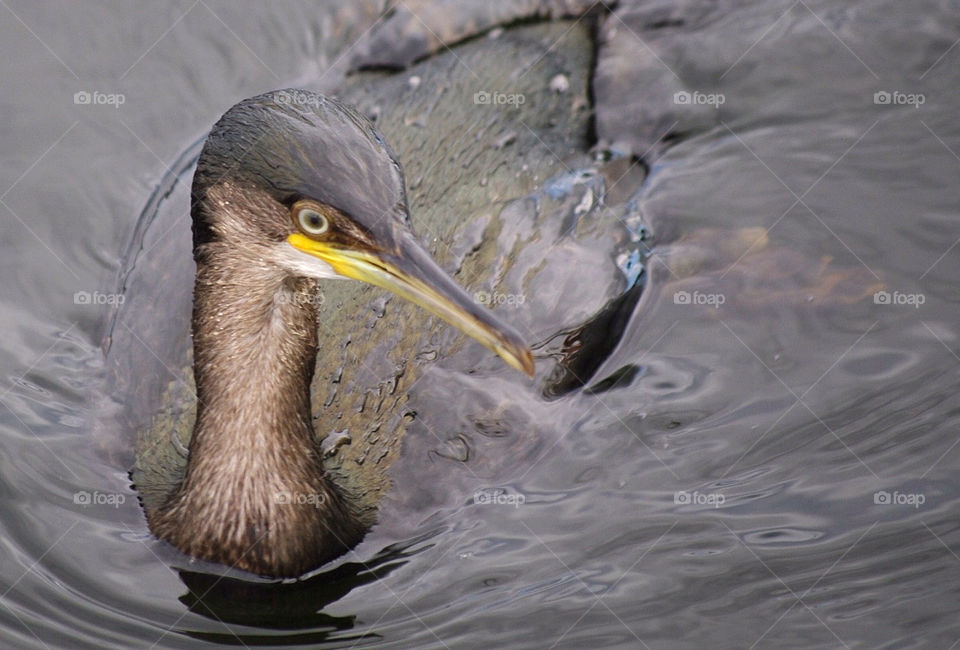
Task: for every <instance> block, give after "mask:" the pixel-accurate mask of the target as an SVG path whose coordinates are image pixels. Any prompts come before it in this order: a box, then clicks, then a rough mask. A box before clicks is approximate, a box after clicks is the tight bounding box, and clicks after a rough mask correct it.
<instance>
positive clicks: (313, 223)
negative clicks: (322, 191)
mask: <svg viewBox="0 0 960 650" xmlns="http://www.w3.org/2000/svg"><path fill="white" fill-rule="evenodd" d="M297 221H298V222H299V224H300V227H301V228H302V229H303V230H304V231H305V232H306V233H307V234H308V235H320V234H323V233H325V232H326V231H327V228H328V227H329V224H328V222H327V218H326V217H325V216H323V215H322V214H320V213H319V212H317V211H316V210H313V209H311V208H302V209H301V210H300V211H299V212H297Z"/></svg>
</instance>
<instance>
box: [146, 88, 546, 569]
mask: <svg viewBox="0 0 960 650" xmlns="http://www.w3.org/2000/svg"><path fill="white" fill-rule="evenodd" d="M290 97H295V98H296V100H297V101H295V102H291V101H289V98H290ZM284 98H286V100H284ZM192 196H193V202H192V208H191V213H192V218H193V235H194V259H195V261H196V265H197V271H196V280H195V287H194V307H193V347H194V376H195V381H196V388H197V416H196V423H195V425H194V430H193V435H192V437H191V440H190V446H189V460H188V463H187V468H186V471H185V474H184V476H183V479H182V480H181V481H180V482H179V483H178V484H177V486H176V487H175V488H174V489H173V491H172V492H171V493H170V495H169V496H168V497H167V498H166V500H165V501H164V503H163V504H162V505H161V506H160V507H158V508H155V509H153V510H148V513H147V516H148V523H149V525H150V529H151V530H152V531H153V533H154V534H155V535H156V536H157V537H158V538H160V539H163V540H166V541H168V542H170V543H171V544H173V545H174V546H176V547H177V548H179V549H180V550H181V551H183V552H185V553H187V554H189V555H192V556H195V557H198V558H203V559H206V560H211V561H216V562H221V563H224V564H227V565H230V566H234V567H237V568H241V569H245V570H248V571H251V572H254V573H258V574H262V575H270V576H297V575H300V574H302V573H304V572H305V571H307V570H309V569H311V568H314V567H316V566H318V565H320V564H322V563H323V562H325V561H327V560H330V559H332V558H333V557H335V556H337V555H339V554H341V553H343V552H344V551H346V550H347V549H349V548H351V547H352V546H353V545H355V544H356V543H357V542H358V541H359V540H360V539H361V538H362V537H363V535H364V533H365V531H366V529H367V528H368V526H369V523H368V522H367V521H366V519H365V517H364V516H363V514H362V513H361V512H359V511H358V510H357V508H356V507H355V506H354V504H352V503H351V500H350V498H349V495H347V494H346V493H345V492H344V491H343V490H342V489H340V487H338V485H337V484H336V483H335V482H334V481H333V480H332V479H331V478H330V477H329V476H328V475H327V474H326V473H325V472H324V469H323V463H322V461H323V452H322V450H321V447H320V445H319V443H318V442H317V440H316V437H315V434H314V430H313V425H312V418H311V410H310V380H311V377H312V375H313V372H314V363H315V359H316V353H317V328H318V326H319V327H322V326H323V324H322V323H321V322H318V315H317V308H316V302H317V301H316V296H317V290H318V286H317V285H318V282H323V281H327V280H329V279H333V278H339V277H347V278H353V279H356V280H361V281H363V282H367V283H369V284H373V285H376V286H379V287H382V288H385V289H388V290H390V291H392V292H393V293H395V294H397V295H399V296H401V297H403V298H405V299H408V300H410V301H412V302H415V303H417V304H419V305H420V306H422V307H424V308H426V309H427V310H429V311H431V312H432V313H434V314H435V315H437V316H439V317H440V318H442V319H443V320H445V321H447V322H448V323H451V324H452V325H454V326H456V327H458V328H459V329H461V330H462V331H463V332H464V333H466V334H468V335H470V336H472V337H473V338H475V339H477V340H478V341H480V342H481V343H483V344H484V345H485V346H486V347H488V348H489V349H491V350H492V351H494V352H496V353H497V354H499V355H500V356H501V357H502V358H503V359H504V360H505V361H506V362H507V363H508V364H510V365H511V366H513V367H515V368H517V369H518V370H521V371H523V372H525V373H527V374H528V375H532V373H533V359H532V355H531V353H530V351H529V349H528V348H527V347H526V346H525V345H524V344H523V342H522V340H521V338H520V336H519V335H518V334H516V333H515V332H514V331H513V330H512V329H511V328H510V327H509V326H507V325H506V324H504V323H502V322H501V321H500V320H499V319H497V318H496V317H494V316H493V315H492V313H490V312H489V311H487V310H486V309H485V308H483V307H481V306H479V305H477V304H476V303H475V301H474V300H472V299H471V298H470V297H469V296H468V295H467V294H466V293H465V292H463V291H462V290H461V289H460V288H459V287H458V286H457V285H456V284H455V283H454V282H453V281H452V280H451V279H450V278H449V277H448V276H447V275H446V274H445V273H444V272H443V271H442V270H441V269H440V267H439V266H437V264H436V263H435V262H434V261H433V260H432V258H431V257H430V255H429V254H428V253H427V252H426V251H425V250H424V249H423V248H422V246H421V245H420V244H419V243H418V241H417V239H416V237H415V236H414V234H413V232H412V229H411V226H410V221H409V216H408V209H407V201H406V195H405V188H404V180H403V175H402V172H401V169H400V165H399V163H398V162H397V160H396V158H395V156H394V155H393V153H392V152H391V150H390V148H389V147H388V146H387V144H386V143H385V141H384V139H383V137H382V136H381V135H380V134H379V133H378V132H377V131H376V130H375V129H374V128H373V126H372V125H371V124H370V123H369V122H368V121H367V120H366V118H364V117H363V116H361V115H359V114H358V113H357V112H356V111H354V110H353V109H351V108H349V107H348V106H345V105H343V104H341V103H339V102H338V101H336V100H334V99H331V98H327V97H324V96H321V95H319V94H315V93H310V92H307V91H300V90H297V91H281V92H280V93H268V94H266V95H260V96H258V97H254V98H251V99H248V100H245V101H243V102H241V103H239V104H237V105H236V106H234V107H233V108H231V109H230V110H229V111H228V112H227V113H226V114H225V115H224V116H223V117H222V118H221V120H220V121H219V122H218V123H217V124H216V125H215V126H214V128H213V130H212V131H211V133H210V135H209V136H208V139H207V141H206V143H205V145H204V149H203V151H202V153H201V156H200V159H199V161H198V164H197V170H196V173H195V175H194V183H193V191H192Z"/></svg>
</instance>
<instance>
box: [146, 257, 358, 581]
mask: <svg viewBox="0 0 960 650" xmlns="http://www.w3.org/2000/svg"><path fill="white" fill-rule="evenodd" d="M203 248H204V249H205V250H203V251H202V254H198V255H197V256H196V257H197V275H196V285H195V289H194V311H193V341H194V376H195V379H196V386H197V421H196V425H195V427H194V431H193V436H192V438H191V440H190V455H189V460H188V463H187V469H186V472H185V474H184V478H183V481H182V482H181V483H180V485H179V486H178V488H177V489H176V490H175V491H174V493H173V494H172V495H171V496H170V498H169V499H168V501H167V502H166V503H165V504H164V505H163V506H162V507H161V508H160V509H159V510H158V513H157V515H156V516H155V517H154V520H153V521H151V528H153V529H154V532H155V534H157V536H158V537H161V538H163V539H166V540H168V541H170V542H172V543H173V544H174V545H175V546H177V547H178V548H180V549H181V550H183V551H184V552H186V553H188V554H190V555H194V556H199V557H202V558H204V559H209V560H213V561H216V562H220V563H223V564H228V565H231V566H237V567H239V568H243V569H247V570H250V571H253V572H255V573H261V574H268V575H287V576H293V575H299V574H301V573H302V572H304V571H305V570H308V569H310V568H313V567H315V566H317V565H318V564H320V563H321V562H323V561H325V560H327V559H330V558H332V557H334V556H336V555H339V554H340V553H342V552H343V551H344V550H346V549H347V548H350V547H351V546H352V545H353V544H355V543H356V542H357V541H359V538H360V537H361V536H362V531H363V528H362V526H361V525H360V524H359V522H358V521H357V519H356V517H355V516H354V515H353V514H352V513H351V510H350V508H349V507H348V504H347V503H345V501H344V499H343V497H342V495H341V494H340V492H339V491H338V490H337V488H336V486H335V485H333V484H332V482H331V481H330V480H329V479H328V478H327V477H326V476H325V475H324V472H323V467H322V453H321V450H320V446H319V444H318V442H317V441H316V438H315V436H314V431H313V427H312V424H311V421H312V419H311V412H310V382H311V378H312V375H313V370H314V364H315V361H316V349H317V329H316V328H317V310H316V304H315V298H316V292H317V287H316V282H315V281H313V280H308V279H304V278H292V277H290V276H289V275H286V274H284V273H283V272H282V271H281V270H279V269H276V268H274V267H271V266H270V265H269V264H266V263H264V262H262V261H260V260H263V259H264V257H263V256H260V255H257V254H256V252H255V251H252V252H251V253H248V254H246V255H244V254H243V253H240V252H238V251H241V250H244V248H245V247H243V246H236V245H233V246H225V245H223V244H221V243H220V242H216V241H213V242H208V243H206V244H204V245H203Z"/></svg>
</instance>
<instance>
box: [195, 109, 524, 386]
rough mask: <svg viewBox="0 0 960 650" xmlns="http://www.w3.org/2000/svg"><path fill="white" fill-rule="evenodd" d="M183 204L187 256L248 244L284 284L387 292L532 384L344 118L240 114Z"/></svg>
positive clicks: (508, 331)
mask: <svg viewBox="0 0 960 650" xmlns="http://www.w3.org/2000/svg"><path fill="white" fill-rule="evenodd" d="M193 198H194V201H193V211H192V216H193V232H194V250H195V254H198V255H199V254H201V253H199V252H197V251H202V250H203V249H204V244H206V243H208V242H211V241H217V242H219V243H220V244H221V245H222V246H227V247H228V248H229V247H243V246H245V245H248V244H249V245H250V246H256V248H257V250H258V251H260V255H259V259H261V261H263V262H265V263H270V264H274V265H276V266H277V267H279V268H281V269H283V270H284V271H285V272H286V273H288V274H289V275H292V276H298V277H308V278H314V279H328V278H350V279H353V280H359V281H361V282H365V283H368V284H371V285H374V286H377V287H380V288H382V289H386V290H388V291H391V292H393V293H394V294H396V295H398V296H400V297H402V298H404V299H406V300H409V301H411V302H413V303H416V304H417V305H419V306H421V307H423V308H424V309H426V310H428V311H429V312H431V313H433V314H434V315H436V316H438V317H440V318H441V319H443V320H444V321H446V322H447V323H449V324H450V325H452V326H454V327H456V328H457V329H459V330H461V331H462V332H463V333H465V334H467V335H468V336H471V337H473V338H474V339H476V340H477V341H479V342H480V343H482V344H483V345H484V346H486V347H487V348H488V349H490V350H491V351H493V352H495V353H496V354H498V355H499V356H500V357H501V358H502V359H503V360H504V361H505V362H506V363H507V364H509V365H510V366H512V367H513V368H516V369H517V370H520V371H521V372H524V373H526V374H527V375H530V376H532V375H533V370H534V366H533V357H532V355H531V353H530V350H529V348H528V347H527V346H526V345H525V344H524V343H523V340H522V339H521V337H520V336H519V335H518V334H517V333H516V332H515V331H514V330H513V329H512V328H511V327H510V326H509V325H507V324H506V323H504V322H502V321H501V320H500V319H499V318H497V317H496V316H495V315H494V314H493V313H492V312H491V311H489V310H488V309H486V308H485V307H483V306H482V305H479V304H478V303H477V302H476V301H475V300H473V299H472V298H471V297H470V296H469V295H468V294H467V293H466V292H465V291H464V290H463V289H461V288H460V287H459V286H458V285H457V284H456V283H455V282H454V281H453V280H452V279H451V278H450V277H449V276H448V275H447V274H446V273H445V272H444V271H443V269H441V268H440V266H439V265H438V264H437V263H436V262H435V261H434V260H433V258H432V256H431V255H430V254H429V253H428V252H427V250H426V249H425V248H424V247H423V245H422V244H421V243H420V241H419V239H418V238H417V237H416V236H415V235H414V233H413V230H412V227H411V224H410V216H409V210H408V207H407V199H406V192H405V190H404V181H403V172H402V171H401V168H400V164H399V163H398V162H397V159H396V156H395V155H394V154H393V152H392V151H391V150H390V147H389V146H388V145H387V143H386V141H385V140H384V138H383V136H382V135H380V133H379V132H378V131H377V130H376V129H375V128H374V126H373V125H372V124H371V123H370V122H369V121H368V120H367V119H366V118H365V117H363V116H362V115H360V114H359V113H357V112H356V111H355V110H354V109H352V108H350V107H349V106H346V105H345V104H342V103H340V102H339V101H337V100H335V99H332V98H329V97H324V96H323V95H319V94H317V93H312V92H308V91H303V90H283V91H276V92H272V93H267V94H264V95H259V96H257V97H252V98H250V99H247V100H244V101H242V102H240V103H239V104H237V105H235V106H234V107H232V108H231V109H230V110H229V111H227V112H226V113H225V114H224V115H223V117H222V118H221V119H220V120H219V121H218V122H217V124H216V125H215V126H214V127H213V129H212V130H211V132H210V135H209V136H208V138H207V141H206V143H205V144H204V147H203V151H202V152H201V154H200V159H199V161H198V163H197V171H196V173H195V175H194V183H193Z"/></svg>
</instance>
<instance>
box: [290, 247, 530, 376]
mask: <svg viewBox="0 0 960 650" xmlns="http://www.w3.org/2000/svg"><path fill="white" fill-rule="evenodd" d="M287 242H288V243H289V244H290V245H291V246H293V247H294V248H296V249H297V250H301V251H303V252H305V253H309V254H310V255H314V256H316V257H319V258H320V259H322V260H323V261H324V262H326V263H327V264H329V265H330V267H331V268H332V269H333V270H334V271H335V272H337V273H339V274H340V275H342V276H345V277H348V278H353V279H354V280H360V281H361V282H366V283H368V284H372V285H374V286H377V287H380V288H381V289H386V290H388V291H391V292H393V293H395V294H396V295H398V296H400V297H401V298H405V299H406V300H409V301H410V302H412V303H415V304H417V305H419V306H421V307H423V308H424V309H426V310H427V311H429V312H430V313H432V314H434V315H435V316H438V317H440V318H442V319H443V320H444V321H446V322H447V323H449V324H450V325H452V326H454V327H456V328H457V329H458V330H460V331H461V332H463V333H464V334H466V335H467V336H470V337H472V338H474V339H476V340H477V341H479V342H480V343H482V344H483V345H484V346H486V347H487V348H488V349H489V350H491V351H492V352H494V353H496V354H498V355H499V356H500V358H502V359H503V360H504V361H506V362H507V364H508V365H510V366H511V367H513V368H516V369H517V370H519V371H521V372H523V373H525V374H526V375H528V376H530V377H533V371H534V367H533V355H532V354H531V352H530V348H528V347H527V346H526V344H524V342H523V340H522V339H521V338H520V336H519V335H518V334H517V333H516V332H515V331H514V330H513V328H511V327H510V326H509V325H507V324H506V323H504V322H502V321H501V320H499V319H498V318H496V317H495V316H494V315H493V312H491V311H490V310H488V309H486V308H485V307H482V306H480V305H478V304H477V302H476V301H475V300H473V299H472V298H471V297H470V296H469V295H468V294H467V293H466V292H465V291H464V290H463V289H461V288H460V287H459V286H458V285H457V284H456V283H455V282H454V281H453V280H451V279H450V277H449V276H448V275H447V274H446V273H445V272H444V271H443V269H441V268H440V266H439V265H438V264H437V263H436V262H435V261H434V260H433V258H432V257H430V254H429V253H427V252H426V251H425V250H424V249H423V247H422V246H420V244H418V243H417V242H416V240H415V239H414V238H413V237H409V238H405V239H403V240H402V242H401V244H400V251H399V253H397V254H387V253H384V254H375V253H373V252H370V251H360V250H350V249H346V248H337V247H333V246H331V245H329V244H328V243H325V242H321V241H316V240H313V239H310V238H309V237H307V236H306V235H302V234H300V233H294V234H292V235H290V236H288V237H287Z"/></svg>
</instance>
